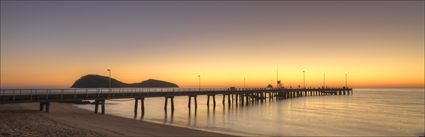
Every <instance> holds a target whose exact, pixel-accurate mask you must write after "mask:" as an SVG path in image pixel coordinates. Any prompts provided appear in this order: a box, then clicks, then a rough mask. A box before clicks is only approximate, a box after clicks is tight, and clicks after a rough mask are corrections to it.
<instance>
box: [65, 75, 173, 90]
mask: <svg viewBox="0 0 425 137" xmlns="http://www.w3.org/2000/svg"><path fill="white" fill-rule="evenodd" d="M108 87H109V77H105V76H101V75H92V74H89V75H85V76H82V77H81V78H80V79H78V80H77V81H75V82H74V84H72V86H71V88H108ZM111 87H112V88H123V87H179V86H178V85H176V84H174V83H171V82H166V81H161V80H155V79H148V80H145V81H142V82H140V83H130V84H127V83H124V82H121V81H119V80H116V79H114V78H111Z"/></svg>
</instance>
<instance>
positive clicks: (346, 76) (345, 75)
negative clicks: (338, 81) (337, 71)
mask: <svg viewBox="0 0 425 137" xmlns="http://www.w3.org/2000/svg"><path fill="white" fill-rule="evenodd" d="M345 87H347V73H345Z"/></svg>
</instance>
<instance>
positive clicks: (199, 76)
mask: <svg viewBox="0 0 425 137" xmlns="http://www.w3.org/2000/svg"><path fill="white" fill-rule="evenodd" d="M198 89H199V91H201V75H198Z"/></svg>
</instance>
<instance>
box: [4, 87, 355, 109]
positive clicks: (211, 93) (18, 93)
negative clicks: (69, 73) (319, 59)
mask: <svg viewBox="0 0 425 137" xmlns="http://www.w3.org/2000/svg"><path fill="white" fill-rule="evenodd" d="M352 93H353V90H352V88H349V87H342V88H69V89H1V90H0V104H9V103H29V102H39V103H40V111H46V112H49V108H50V102H66V101H81V100H94V104H95V110H94V112H95V113H98V112H99V105H100V106H101V114H104V113H105V100H109V99H123V98H134V100H135V107H134V112H135V114H137V110H138V104H139V103H138V101H139V100H140V101H141V106H140V109H141V112H142V114H144V99H145V98H148V97H164V98H165V100H164V101H165V102H164V110H165V111H167V105H168V100H170V105H171V111H174V96H188V107H189V108H191V104H192V103H191V100H192V98H193V99H194V103H193V104H194V107H195V109H196V108H197V96H202V95H204V96H208V98H207V107H209V106H210V97H211V98H212V103H213V104H212V105H213V107H215V106H216V99H215V96H216V95H222V96H223V99H222V103H223V105H224V104H225V103H226V101H225V100H226V96H227V103H228V104H229V105H230V104H231V103H236V104H244V103H249V102H255V101H263V100H265V99H289V98H295V97H303V96H324V95H351V94H352Z"/></svg>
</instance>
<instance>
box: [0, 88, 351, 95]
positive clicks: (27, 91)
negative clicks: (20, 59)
mask: <svg viewBox="0 0 425 137" xmlns="http://www.w3.org/2000/svg"><path fill="white" fill-rule="evenodd" d="M259 90H262V91H277V90H286V91H291V90H292V91H293V90H352V88H350V87H341V88H337V87H328V88H323V87H319V88H282V89H276V88H236V89H235V90H234V91H237V92H243V91H248V92H251V91H259ZM0 91H1V92H0V93H1V94H0V96H4V95H51V94H58V95H64V94H77V93H78V94H85V95H86V96H88V95H89V94H102V93H107V94H111V93H149V92H183V91H186V92H214V91H232V90H231V89H230V88H201V89H199V88H64V89H0Z"/></svg>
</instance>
